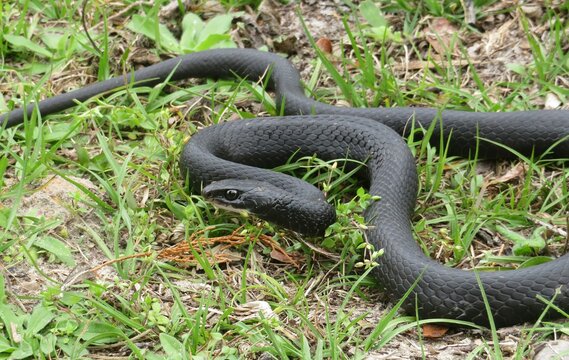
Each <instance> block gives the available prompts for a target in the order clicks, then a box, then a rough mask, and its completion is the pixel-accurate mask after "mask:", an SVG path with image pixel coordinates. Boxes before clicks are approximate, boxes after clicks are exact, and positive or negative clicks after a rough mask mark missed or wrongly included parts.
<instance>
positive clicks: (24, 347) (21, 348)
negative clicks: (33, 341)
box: [10, 340, 34, 359]
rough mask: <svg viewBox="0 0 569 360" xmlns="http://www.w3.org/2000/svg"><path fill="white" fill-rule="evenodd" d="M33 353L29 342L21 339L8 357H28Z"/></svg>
mask: <svg viewBox="0 0 569 360" xmlns="http://www.w3.org/2000/svg"><path fill="white" fill-rule="evenodd" d="M33 354H34V350H33V348H32V346H31V345H30V343H29V342H27V341H26V340H22V341H21V342H20V343H19V344H18V349H17V350H16V351H14V352H13V353H12V355H10V359H28V358H30V357H31V356H32V355H33Z"/></svg>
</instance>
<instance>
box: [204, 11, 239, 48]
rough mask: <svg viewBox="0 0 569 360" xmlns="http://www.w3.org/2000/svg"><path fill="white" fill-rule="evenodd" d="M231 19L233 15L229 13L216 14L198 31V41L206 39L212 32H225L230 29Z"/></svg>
mask: <svg viewBox="0 0 569 360" xmlns="http://www.w3.org/2000/svg"><path fill="white" fill-rule="evenodd" d="M232 21H233V16H232V15H229V14H223V15H217V16H216V17H214V18H213V19H211V20H209V21H208V22H207V23H206V24H205V27H204V29H203V31H201V32H200V37H199V40H198V42H199V43H201V42H202V41H204V40H206V39H207V38H208V37H209V36H210V35H213V34H227V33H228V32H229V30H230V29H231V22H232ZM227 35H228V34H227Z"/></svg>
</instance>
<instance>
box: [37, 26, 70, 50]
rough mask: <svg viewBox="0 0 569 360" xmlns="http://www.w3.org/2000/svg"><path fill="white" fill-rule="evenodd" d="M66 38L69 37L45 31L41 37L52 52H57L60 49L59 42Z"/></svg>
mask: <svg viewBox="0 0 569 360" xmlns="http://www.w3.org/2000/svg"><path fill="white" fill-rule="evenodd" d="M66 37H67V35H64V34H61V33H57V32H53V31H45V32H43V33H42V34H41V35H40V38H41V41H42V42H43V43H44V44H45V45H46V46H47V47H48V48H50V49H52V50H57V49H58V48H59V42H60V41H61V39H64V38H66Z"/></svg>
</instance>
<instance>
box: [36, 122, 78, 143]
mask: <svg viewBox="0 0 569 360" xmlns="http://www.w3.org/2000/svg"><path fill="white" fill-rule="evenodd" d="M69 130H72V131H71V133H70V132H69ZM80 131H81V129H80V128H79V127H78V126H74V127H71V128H70V126H69V124H66V123H64V122H61V123H54V124H50V126H44V127H42V132H43V135H42V136H43V139H44V140H45V141H46V142H49V143H51V142H56V141H59V140H61V139H66V138H71V137H73V136H74V135H76V134H78V133H79V132H80Z"/></svg>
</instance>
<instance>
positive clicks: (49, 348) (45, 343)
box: [40, 333, 57, 355]
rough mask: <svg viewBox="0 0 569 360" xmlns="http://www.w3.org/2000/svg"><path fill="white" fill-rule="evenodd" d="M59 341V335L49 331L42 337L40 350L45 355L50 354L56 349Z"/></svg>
mask: <svg viewBox="0 0 569 360" xmlns="http://www.w3.org/2000/svg"><path fill="white" fill-rule="evenodd" d="M56 343H57V337H56V336H55V334H52V333H48V334H46V335H43V336H42V337H41V339H40V350H41V352H42V353H44V354H45V355H49V354H51V353H53V352H54V351H55V344H56Z"/></svg>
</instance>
